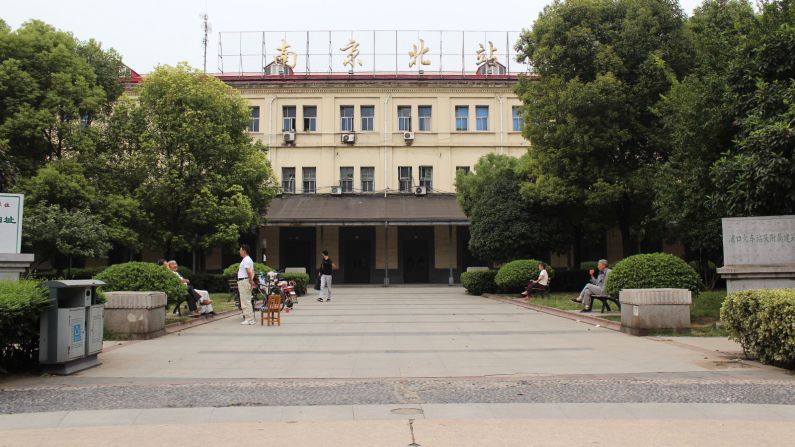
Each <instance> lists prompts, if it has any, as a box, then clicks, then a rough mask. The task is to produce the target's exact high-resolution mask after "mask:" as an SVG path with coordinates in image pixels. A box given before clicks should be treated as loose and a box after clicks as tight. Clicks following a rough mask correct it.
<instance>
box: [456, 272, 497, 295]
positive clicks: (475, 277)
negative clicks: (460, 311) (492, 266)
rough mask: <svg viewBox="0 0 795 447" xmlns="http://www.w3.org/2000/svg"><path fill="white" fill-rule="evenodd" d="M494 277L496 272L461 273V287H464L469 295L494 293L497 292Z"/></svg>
mask: <svg viewBox="0 0 795 447" xmlns="http://www.w3.org/2000/svg"><path fill="white" fill-rule="evenodd" d="M496 275H497V271H496V270H485V271H480V272H463V273H461V285H462V286H464V288H465V289H466V290H467V293H469V294H470V295H482V294H484V293H494V292H496V291H497V284H495V283H494V277H495V276H496Z"/></svg>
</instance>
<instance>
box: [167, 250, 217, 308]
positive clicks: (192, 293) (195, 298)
mask: <svg viewBox="0 0 795 447" xmlns="http://www.w3.org/2000/svg"><path fill="white" fill-rule="evenodd" d="M163 265H164V266H165V267H166V268H167V269H169V270H171V271H172V272H173V273H174V274H175V275H177V278H179V280H180V281H182V283H183V284H185V285H186V286H187V287H188V300H187V301H188V310H189V311H190V316H191V317H193V318H196V317H198V316H199V315H200V313H199V310H198V308H197V307H198V306H197V305H198V303H199V302H200V301H201V300H202V296H201V294H200V293H199V291H198V290H196V289H194V288H193V286H192V285H190V280H188V279H185V278H183V277H182V275H180V274H179V272H178V271H177V268H178V267H179V265H177V261H174V260H171V261H167V262H166V261H165V260H164V263H163ZM208 297H209V295H208ZM211 310H212V309H211ZM203 313H204V312H202V314H203ZM213 314H215V312H213Z"/></svg>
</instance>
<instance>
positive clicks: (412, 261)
mask: <svg viewBox="0 0 795 447" xmlns="http://www.w3.org/2000/svg"><path fill="white" fill-rule="evenodd" d="M428 246H429V243H428V240H427V239H406V240H404V241H403V282H405V283H425V282H428V268H429V265H430V259H428V255H429V252H430V250H429V249H428Z"/></svg>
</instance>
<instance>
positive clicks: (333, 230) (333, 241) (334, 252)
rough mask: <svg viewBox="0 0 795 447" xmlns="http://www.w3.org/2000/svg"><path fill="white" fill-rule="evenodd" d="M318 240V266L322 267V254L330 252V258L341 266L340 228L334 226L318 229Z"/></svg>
mask: <svg viewBox="0 0 795 447" xmlns="http://www.w3.org/2000/svg"><path fill="white" fill-rule="evenodd" d="M315 237H316V238H317V259H318V262H317V264H318V265H320V253H321V252H322V251H323V250H328V255H329V257H330V258H331V259H332V260H333V261H334V263H335V264H337V268H339V265H340V227H338V226H334V225H328V226H322V227H318V230H317V232H316V233H315Z"/></svg>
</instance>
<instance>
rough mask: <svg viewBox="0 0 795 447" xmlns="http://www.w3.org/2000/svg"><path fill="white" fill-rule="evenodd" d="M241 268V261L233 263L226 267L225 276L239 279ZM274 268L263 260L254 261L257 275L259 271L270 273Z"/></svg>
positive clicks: (255, 274)
mask: <svg viewBox="0 0 795 447" xmlns="http://www.w3.org/2000/svg"><path fill="white" fill-rule="evenodd" d="M239 268H240V263H239V262H236V263H234V264H231V265H230V266H229V267H227V268H225V269H224V276H225V277H227V278H229V279H237V269H239ZM272 271H273V269H272V268H270V267H268V266H267V265H265V264H263V263H261V262H255V263H254V276H257V274H258V273H259V272H263V273H268V272H272Z"/></svg>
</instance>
